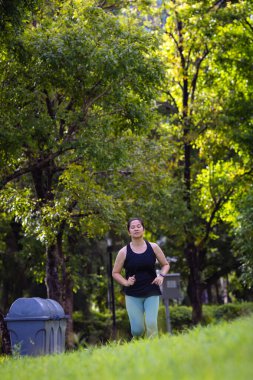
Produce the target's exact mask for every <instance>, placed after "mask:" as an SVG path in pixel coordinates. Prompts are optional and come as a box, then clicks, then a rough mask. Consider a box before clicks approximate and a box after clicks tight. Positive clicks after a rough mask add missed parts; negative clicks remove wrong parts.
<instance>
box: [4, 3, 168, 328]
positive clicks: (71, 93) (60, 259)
mask: <svg viewBox="0 0 253 380" xmlns="http://www.w3.org/2000/svg"><path fill="white" fill-rule="evenodd" d="M123 21H124V20H122V21H120V20H119V19H117V18H116V17H115V16H113V14H111V13H108V12H105V11H104V10H103V9H101V8H99V7H96V3H95V2H93V1H89V2H86V3H85V4H84V2H83V3H80V2H79V1H74V2H73V1H71V2H64V4H61V5H60V6H59V8H58V9H57V12H56V13H54V14H52V13H51V14H50V15H49V17H48V16H47V15H45V16H44V15H43V17H41V18H40V19H38V20H37V22H36V23H35V24H34V23H33V24H28V25H27V27H26V28H25V30H24V33H23V34H22V35H21V36H20V37H18V39H19V43H20V45H21V46H22V51H20V52H21V53H20V54H16V52H15V53H13V52H11V51H10V52H8V53H6V52H2V57H3V60H2V64H1V65H2V67H1V72H2V75H1V86H2V92H1V102H2V105H3V107H2V109H1V115H0V120H1V124H2V126H3V128H2V130H1V142H2V144H1V156H2V167H1V170H0V175H1V189H2V190H1V202H2V209H3V210H4V211H6V212H8V213H9V214H10V215H12V216H13V217H14V218H15V220H18V221H20V223H21V224H22V227H23V229H24V232H25V233H26V234H29V235H33V236H36V237H37V238H38V239H40V241H41V242H42V243H43V244H44V245H45V247H46V258H47V259H46V263H47V264H46V284H47V289H48V297H49V298H53V299H55V300H57V301H59V302H60V303H61V304H62V305H63V306H64V308H65V311H66V313H67V314H69V315H71V314H72V307H73V304H72V301H73V300H72V288H73V277H72V273H71V270H72V269H71V266H70V265H69V264H68V262H69V257H70V251H68V250H69V249H70V248H71V246H70V244H69V242H70V241H71V239H70V237H71V234H72V230H79V231H80V233H83V234H86V235H87V236H89V237H92V236H99V235H103V234H104V233H105V232H106V230H107V229H108V223H109V222H110V221H112V220H114V222H115V221H117V220H119V219H121V217H122V212H121V211H118V210H117V200H116V199H113V197H112V194H111V193H108V190H107V189H108V186H109V187H110V189H111V191H112V189H113V184H111V185H110V181H111V178H110V176H109V177H108V176H106V177H105V176H103V173H104V172H108V171H109V172H112V173H117V175H121V176H124V175H126V173H124V171H123V172H119V169H118V168H119V167H122V163H125V160H126V158H127V157H128V153H127V150H126V149H127V148H128V147H129V144H130V140H129V138H127V135H128V134H131V133H132V132H133V131H135V130H138V131H141V130H142V129H143V130H145V128H146V127H147V125H149V119H150V115H151V114H150V102H151V101H152V96H153V88H152V86H153V84H154V83H157V82H159V80H160V77H161V70H160V66H159V60H158V59H157V57H156V55H155V48H154V41H153V39H152V38H151V36H150V35H148V34H145V33H143V32H142V31H140V30H138V29H137V28H136V27H134V25H132V26H130V25H129V24H126V23H124V22H123ZM112 41H113V44H112V43H111V42H112ZM152 51H153V52H154V54H151V53H152ZM124 131H125V134H126V138H119V136H120V134H121V133H123V132H124ZM131 131H132V132H131ZM107 177H108V179H107ZM106 186H107V187H106ZM70 326H71V320H70Z"/></svg>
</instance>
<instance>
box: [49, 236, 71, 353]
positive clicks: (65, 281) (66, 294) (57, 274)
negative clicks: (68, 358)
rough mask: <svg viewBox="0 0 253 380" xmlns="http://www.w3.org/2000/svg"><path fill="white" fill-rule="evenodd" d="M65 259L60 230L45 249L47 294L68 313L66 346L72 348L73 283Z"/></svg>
mask: <svg viewBox="0 0 253 380" xmlns="http://www.w3.org/2000/svg"><path fill="white" fill-rule="evenodd" d="M65 261H66V260H65V258H64V254H63V250H62V231H61V232H59V234H58V236H57V241H56V244H55V245H52V246H50V247H49V248H48V249H47V270H46V286H47V296H48V298H51V299H53V300H55V301H57V302H59V304H60V305H61V306H62V307H63V309H64V312H65V314H66V315H68V319H67V329H66V345H67V347H68V348H73V319H72V314H73V283H72V279H71V276H70V274H69V273H68V272H67V270H66V262H65Z"/></svg>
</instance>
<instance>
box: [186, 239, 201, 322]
mask: <svg viewBox="0 0 253 380" xmlns="http://www.w3.org/2000/svg"><path fill="white" fill-rule="evenodd" d="M185 257H186V259H187V262H188V266H189V270H190V273H189V278H188V287H187V293H188V296H189V298H190V301H191V305H192V322H193V323H194V324H198V323H199V322H201V320H202V291H203V289H202V284H201V271H200V267H199V259H198V250H197V247H196V246H195V245H194V243H190V242H189V243H187V245H186V247H185Z"/></svg>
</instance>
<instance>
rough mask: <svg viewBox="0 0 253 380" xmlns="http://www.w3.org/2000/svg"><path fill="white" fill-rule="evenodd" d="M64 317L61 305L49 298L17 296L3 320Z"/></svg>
mask: <svg viewBox="0 0 253 380" xmlns="http://www.w3.org/2000/svg"><path fill="white" fill-rule="evenodd" d="M62 318H65V314H64V310H63V308H62V306H61V305H60V304H59V303H58V302H56V301H55V300H52V299H50V298H47V299H43V298H39V297H33V298H18V299H17V300H16V301H14V302H13V304H12V305H11V307H10V310H9V313H8V314H7V316H6V318H5V320H6V321H10V320H41V319H42V320H47V319H62Z"/></svg>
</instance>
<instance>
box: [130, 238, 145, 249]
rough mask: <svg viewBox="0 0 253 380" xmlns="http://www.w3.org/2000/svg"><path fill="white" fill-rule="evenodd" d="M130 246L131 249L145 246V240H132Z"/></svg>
mask: <svg viewBox="0 0 253 380" xmlns="http://www.w3.org/2000/svg"><path fill="white" fill-rule="evenodd" d="M131 244H132V246H133V247H143V246H145V245H146V242H145V240H144V239H143V237H141V238H132V241H131Z"/></svg>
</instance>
